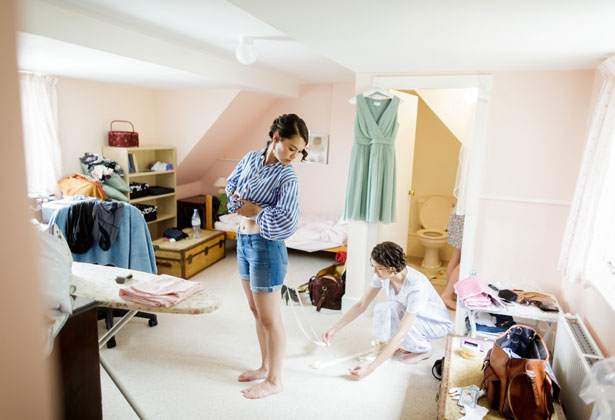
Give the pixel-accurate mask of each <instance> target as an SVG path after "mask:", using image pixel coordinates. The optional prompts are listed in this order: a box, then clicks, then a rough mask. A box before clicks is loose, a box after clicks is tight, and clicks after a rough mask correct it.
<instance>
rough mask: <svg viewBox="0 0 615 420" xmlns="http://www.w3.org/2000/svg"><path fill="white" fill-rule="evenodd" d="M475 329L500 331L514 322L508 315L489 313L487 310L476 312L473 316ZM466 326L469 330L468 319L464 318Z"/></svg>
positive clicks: (491, 331)
mask: <svg viewBox="0 0 615 420" xmlns="http://www.w3.org/2000/svg"><path fill="white" fill-rule="evenodd" d="M474 322H475V323H476V331H482V332H487V333H501V332H504V331H506V330H507V329H509V328H510V327H512V326H513V325H515V324H516V322H515V321H514V319H513V317H512V316H510V315H502V314H490V313H488V312H478V313H477V314H476V315H475V317H474ZM466 327H467V329H468V331H471V328H470V320H469V319H468V318H466Z"/></svg>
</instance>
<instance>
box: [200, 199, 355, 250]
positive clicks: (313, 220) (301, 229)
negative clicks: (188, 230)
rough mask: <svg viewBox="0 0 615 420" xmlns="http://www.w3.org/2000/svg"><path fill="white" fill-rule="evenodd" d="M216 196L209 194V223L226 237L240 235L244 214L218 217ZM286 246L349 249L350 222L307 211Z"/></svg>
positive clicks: (207, 208) (299, 248)
mask: <svg viewBox="0 0 615 420" xmlns="http://www.w3.org/2000/svg"><path fill="white" fill-rule="evenodd" d="M212 200H213V198H212V196H211V195H207V196H206V211H205V227H206V228H207V229H215V230H221V231H224V233H225V235H226V239H235V240H236V239H237V229H238V227H239V221H240V219H241V216H239V215H238V214H224V215H221V216H219V220H218V221H215V220H214V217H213V212H212V211H211V210H209V209H211V208H212ZM285 242H286V246H287V247H288V248H292V249H298V250H300V251H305V252H315V251H326V252H339V251H344V252H346V244H347V242H348V224H347V223H346V222H344V221H342V220H341V218H340V217H339V216H327V215H309V214H307V215H303V216H302V217H301V220H299V226H298V227H297V231H296V232H295V234H294V235H293V236H291V237H290V238H288V239H286V241H285Z"/></svg>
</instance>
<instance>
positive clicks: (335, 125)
mask: <svg viewBox="0 0 615 420" xmlns="http://www.w3.org/2000/svg"><path fill="white" fill-rule="evenodd" d="M353 94H354V87H353V85H352V84H333V85H308V86H303V87H302V88H301V89H300V94H299V97H297V98H292V99H277V100H275V101H273V103H271V104H270V105H269V106H268V107H266V108H265V109H264V110H262V111H260V112H259V114H258V118H256V119H255V120H253V121H252V122H251V123H250V124H246V125H244V126H243V127H242V131H241V132H239V133H237V135H236V137H235V138H234V139H229V140H228V141H227V147H226V149H225V150H222V151H221V154H220V156H225V157H230V158H236V159H240V158H241V157H242V156H243V155H245V153H247V152H248V151H250V150H255V149H258V148H262V147H264V146H265V144H266V142H267V140H268V139H269V137H268V132H269V127H270V125H271V123H272V122H273V120H274V119H275V118H276V117H277V116H278V115H280V114H284V113H295V114H297V115H299V116H300V117H301V118H303V119H304V120H305V122H306V124H307V126H308V128H309V130H310V132H312V133H325V134H329V163H328V165H324V166H321V165H307V164H303V163H295V164H294V167H295V169H296V171H297V176H298V177H299V183H300V185H299V201H300V205H301V208H302V209H303V212H304V213H306V214H307V213H311V214H337V215H341V214H342V212H343V210H344V200H345V192H346V179H347V176H348V164H349V157H350V150H351V148H352V141H353V137H352V136H353V121H354V106H353V105H351V104H350V103H348V99H349V98H350V97H351V96H353ZM233 121H234V123H235V124H236V123H237V118H235V119H233ZM230 129H231V127H229V130H230ZM236 164H237V161H218V162H216V163H215V164H214V165H213V166H212V168H211V169H210V170H209V171H208V173H207V174H206V175H205V176H204V177H203V179H202V184H203V187H204V189H205V190H207V191H209V192H213V191H214V190H215V189H214V187H213V186H212V184H213V181H214V180H215V179H216V178H217V177H218V176H228V175H229V174H230V172H231V171H232V170H233V168H234V167H235V165H236Z"/></svg>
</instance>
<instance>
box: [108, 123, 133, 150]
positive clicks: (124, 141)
mask: <svg viewBox="0 0 615 420" xmlns="http://www.w3.org/2000/svg"><path fill="white" fill-rule="evenodd" d="M114 122H124V123H128V124H130V126H131V127H132V131H114V130H113V123H114ZM109 146H113V147H138V146H139V133H137V132H136V131H135V127H134V125H132V123H131V122H130V121H124V120H113V121H111V124H109Z"/></svg>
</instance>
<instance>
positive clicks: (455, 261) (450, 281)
mask: <svg viewBox="0 0 615 420" xmlns="http://www.w3.org/2000/svg"><path fill="white" fill-rule="evenodd" d="M460 262H461V249H459V248H455V250H454V251H453V255H452V256H451V260H450V261H449V262H448V266H447V267H446V287H445V288H444V291H443V292H442V294H441V295H440V297H441V298H442V301H444V304H445V305H446V307H447V308H448V309H452V310H455V309H457V297H456V295H455V289H454V287H453V286H455V283H457V280H459V263H460Z"/></svg>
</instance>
